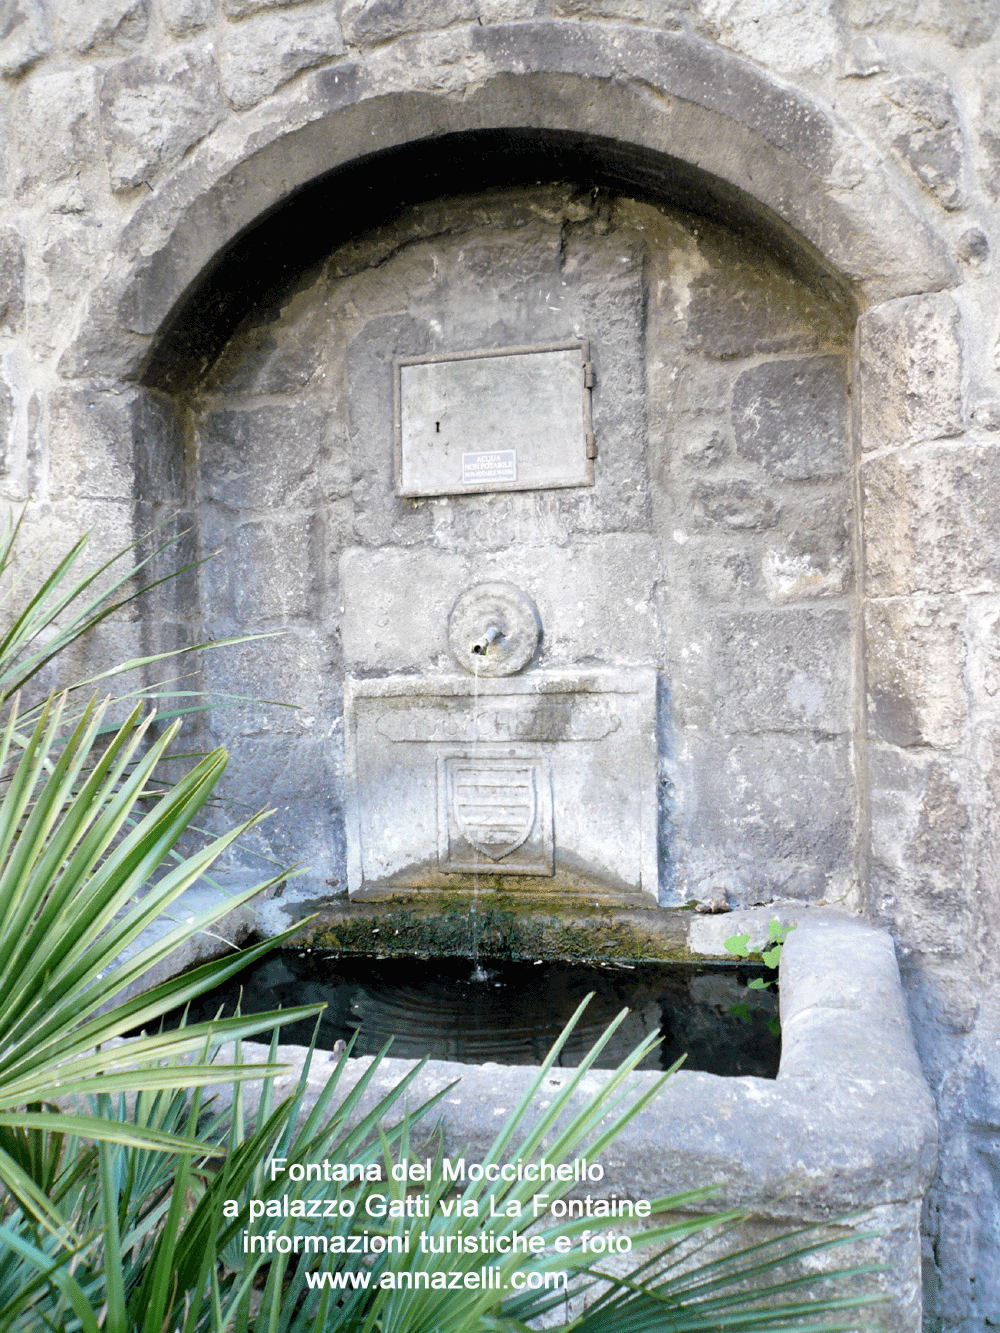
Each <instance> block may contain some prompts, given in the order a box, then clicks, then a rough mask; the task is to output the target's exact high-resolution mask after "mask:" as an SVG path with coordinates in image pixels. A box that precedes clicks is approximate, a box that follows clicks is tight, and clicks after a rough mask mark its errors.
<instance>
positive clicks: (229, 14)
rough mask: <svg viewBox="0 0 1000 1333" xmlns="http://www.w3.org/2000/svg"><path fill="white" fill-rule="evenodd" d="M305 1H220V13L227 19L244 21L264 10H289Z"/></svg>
mask: <svg viewBox="0 0 1000 1333" xmlns="http://www.w3.org/2000/svg"><path fill="white" fill-rule="evenodd" d="M305 3H306V0H222V12H223V13H224V14H225V16H226V18H229V19H245V18H248V17H249V16H250V15H251V14H260V13H261V12H262V11H263V10H265V9H291V8H292V6H293V5H301V4H305Z"/></svg>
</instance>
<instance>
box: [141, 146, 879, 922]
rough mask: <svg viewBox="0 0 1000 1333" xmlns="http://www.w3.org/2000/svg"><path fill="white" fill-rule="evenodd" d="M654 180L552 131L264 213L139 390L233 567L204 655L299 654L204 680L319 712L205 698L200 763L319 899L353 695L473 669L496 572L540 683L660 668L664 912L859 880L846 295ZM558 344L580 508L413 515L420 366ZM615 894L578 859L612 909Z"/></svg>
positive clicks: (224, 576)
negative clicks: (428, 358)
mask: <svg viewBox="0 0 1000 1333" xmlns="http://www.w3.org/2000/svg"><path fill="white" fill-rule="evenodd" d="M643 163H644V164H645V166H646V168H647V171H646V174H644V175H642V174H639V173H638V165H637V164H643ZM655 185H656V177H655V173H654V172H653V170H652V166H651V164H650V163H649V162H648V160H647V159H645V158H643V157H642V156H641V155H635V154H632V153H630V152H627V151H625V150H624V149H622V148H621V147H620V146H615V145H608V144H606V143H603V142H601V141H586V140H583V139H581V138H580V137H578V136H567V135H564V134H559V135H539V134H535V133H527V134H522V135H517V134H514V133H512V132H510V131H504V132H502V133H500V132H495V131H489V132H483V133H482V134H465V135H462V136H460V137H459V138H458V139H457V140H452V139H445V140H442V141H434V142H433V143H419V144H417V145H415V146H414V147H412V148H411V149H410V150H408V151H404V150H402V149H399V150H394V151H393V152H392V153H391V154H385V155H382V156H379V157H369V158H367V159H365V160H363V161H362V162H360V163H357V164H354V165H353V166H352V167H351V168H349V169H347V168H345V169H343V170H341V171H338V172H337V173H335V174H334V175H332V176H330V177H328V178H326V179H324V180H322V181H320V182H318V183H316V184H315V185H314V186H312V187H310V189H309V190H305V191H302V192H301V193H300V194H299V195H298V196H297V197H296V200H295V202H294V203H293V204H290V205H288V206H286V209H287V211H286V210H279V211H276V212H274V213H272V214H270V215H269V216H268V217H267V218H266V219H265V220H264V221H263V222H262V223H261V225H260V228H259V229H258V231H257V232H254V233H248V234H247V235H246V236H245V237H244V238H243V239H242V241H240V242H239V243H238V245H237V246H236V247H235V248H234V249H233V250H232V251H231V252H230V253H229V255H228V256H226V257H225V258H223V259H222V260H221V261H220V263H219V264H218V265H217V267H216V268H215V269H214V270H213V272H212V274H211V275H210V276H209V277H208V278H207V280H206V281H205V282H204V283H203V284H202V286H201V287H200V288H199V290H198V291H197V293H196V294H194V295H193V296H192V297H191V298H190V299H189V300H188V302H187V303H186V305H185V306H184V307H183V309H182V311H180V312H179V313H178V314H176V315H175V317H174V319H173V321H172V322H171V323H170V324H169V325H168V326H167V328H166V329H165V330H164V331H163V333H162V335H161V337H160V338H159V339H158V340H157V343H156V346H155V349H154V352H153V354H152V355H151V356H150V358H149V360H148V363H147V369H146V373H145V383H146V386H147V388H148V389H149V391H150V393H151V394H152V395H153V396H154V397H155V398H156V399H157V400H158V401H160V402H161V403H166V402H170V403H171V404H172V410H173V412H174V413H175V414H176V416H177V417H179V418H180V419H181V420H182V422H183V430H182V432H181V434H182V435H183V438H184V439H185V440H186V442H187V443H186V456H187V467H188V471H187V480H186V493H185V496H184V501H185V503H186V505H187V506H188V508H189V511H190V513H191V514H192V517H193V520H194V523H195V525H196V529H197V532H198V536H199V542H200V546H201V550H202V551H203V552H205V553H207V552H208V551H210V550H215V549H218V550H220V555H219V556H218V557H216V558H215V559H214V560H212V561H210V562H208V563H207V564H206V565H205V566H204V567H203V570H202V574H201V580H200V584H199V588H198V601H197V610H196V612H195V614H193V615H192V616H191V617H190V618H189V620H190V622H191V623H189V627H188V632H189V633H191V634H197V635H198V636H199V637H202V636H205V635H207V636H208V637H211V638H223V637H229V636H232V635H236V634H239V633H241V632H245V631H248V630H262V631H265V632H267V631H272V630H280V631H281V635H280V636H279V637H277V638H275V639H272V640H267V641H265V642H263V643H258V644H254V645H250V646H245V647H240V648H237V649H235V650H232V651H231V652H230V653H228V654H225V655H223V654H219V655H214V654H212V655H207V656H206V657H205V659H204V662H203V672H204V679H205V683H206V685H208V686H209V687H210V688H212V689H214V690H216V691H217V692H220V693H223V694H226V693H228V694H232V695H240V694H244V695H245V694H251V695H253V696H256V697H258V698H260V699H274V698H275V697H278V698H284V699H286V700H288V701H289V702H292V703H294V704H295V705H296V709H295V710H282V709H280V708H275V707H272V706H252V707H249V708H247V707H243V708H240V707H237V708H225V709H219V710H215V711H213V713H212V715H211V720H210V726H211V730H212V739H213V740H219V741H224V742H225V743H226V744H227V745H229V746H230V748H231V749H232V750H233V752H234V763H233V767H232V772H233V775H234V776H233V779H232V788H231V791H232V794H233V795H235V796H236V797H237V798H238V799H239V800H240V801H241V802H243V803H245V804H246V805H248V806H255V805H259V804H265V803H272V804H276V805H277V806H278V809H279V816H278V818H277V819H276V820H275V821H273V823H272V827H271V830H270V831H264V832H260V833H258V834H256V835H255V836H256V837H257V838H258V845H259V847H260V849H261V850H263V851H266V852H267V853H268V854H269V855H273V856H276V857H278V858H281V857H288V858H290V859H291V858H294V859H303V860H305V861H307V862H310V863H311V865H312V866H313V867H314V869H313V874H312V877H311V878H310V880H309V881H308V884H307V885H306V891H307V892H308V893H309V894H311V895H312V896H314V897H319V896H322V895H323V893H324V892H325V891H326V889H325V888H324V886H325V885H329V886H330V887H331V888H335V889H341V888H343V886H344V883H345V878H346V875H345V866H346V861H347V852H348V848H347V841H348V839H347V835H346V833H345V827H344V816H343V811H344V803H345V792H346V790H347V788H348V787H349V781H348V780H347V779H345V774H344V754H345V751H344V741H343V726H344V713H343V685H344V680H345V677H358V678H371V677H383V676H386V675H393V674H397V673H400V672H402V673H412V674H414V675H415V676H421V675H423V676H433V675H435V673H437V674H441V673H449V672H450V673H454V672H455V670H456V668H455V664H454V662H453V661H452V660H451V658H450V656H449V652H448V647H447V635H446V630H447V617H448V611H449V609H450V606H451V604H452V602H453V601H454V599H455V597H456V596H457V595H458V594H459V593H460V592H461V591H462V590H463V589H464V588H465V587H467V586H469V585H472V584H475V583H477V582H482V581H484V580H486V581H488V580H490V579H500V578H506V579H508V580H510V581H513V582H515V583H516V584H517V585H518V586H520V587H523V588H524V589H525V590H527V591H528V592H529V594H530V595H531V596H532V597H533V598H534V599H535V601H536V603H537V605H538V608H539V611H540V614H541V619H542V624H543V638H542V648H541V650H540V654H539V657H538V659H537V661H536V663H535V664H534V666H535V667H536V668H537V669H539V670H542V671H545V670H575V669H578V668H580V667H581V666H582V667H585V668H590V667H592V668H595V669H597V670H604V669H608V668H625V669H629V670H631V669H638V670H654V671H655V672H656V673H657V678H658V680H659V694H658V699H657V715H656V723H655V732H656V736H655V740H656V746H657V758H656V766H655V771H654V772H653V773H652V781H651V785H650V783H649V782H648V781H647V778H649V775H648V774H647V776H646V778H643V779H642V781H643V782H644V783H646V788H648V789H645V790H644V794H643V799H644V800H645V801H646V803H647V804H648V803H649V801H652V802H653V803H654V805H655V815H656V821H657V833H656V841H657V851H658V864H657V866H656V870H655V872H654V873H655V877H656V880H657V881H658V887H659V889H660V891H661V893H662V895H663V897H664V899H665V900H666V901H668V902H678V901H687V900H690V899H691V898H695V897H697V898H709V899H710V898H713V897H714V898H718V897H721V896H724V895H727V894H728V895H729V896H730V897H731V899H732V900H733V901H753V900H755V899H757V898H759V897H760V896H762V895H764V894H766V893H773V892H775V891H777V892H778V893H783V894H787V895H788V896H790V897H798V898H801V899H805V900H818V899H823V898H833V897H842V896H844V894H845V893H848V892H850V890H851V887H852V883H853V874H854V865H855V854H856V848H855V840H856V832H857V828H858V819H857V810H856V792H857V774H856V773H855V770H854V757H853V753H852V745H853V735H852V719H853V717H854V716H855V712H856V708H855V700H854V694H853V690H854V684H853V682H854V662H853V652H854V648H853V637H852V635H853V629H852V627H853V624H854V620H855V617H856V610H855V605H854V598H855V582H854V569H853V559H854V547H855V525H854V514H853V508H852V498H851V497H852V469H853V450H852V444H851V439H850V430H849V411H848V393H849V378H850V371H849V360H850V356H849V347H850V338H851V331H852V328H853V322H854V310H855V307H854V301H853V297H852V295H851V293H850V291H849V289H848V288H846V287H845V285H844V284H843V283H842V282H838V281H835V280H834V279H833V278H832V277H831V275H830V274H829V272H828V271H827V270H826V269H825V268H824V267H823V266H822V265H820V264H819V263H817V261H816V259H815V256H813V255H812V254H811V253H809V252H808V251H807V250H802V249H799V250H796V249H795V248H794V247H791V246H790V245H789V244H788V242H787V237H784V236H783V235H782V234H781V233H780V231H779V230H775V229H774V228H770V229H769V228H767V227H764V226H757V225H755V223H754V214H753V210H752V209H749V208H743V209H740V208H738V207H737V203H736V202H727V201H725V200H722V199H720V198H718V197H716V198H713V197H712V196H707V195H705V194H704V192H700V191H698V190H697V189H696V188H695V186H694V185H693V184H692V183H691V176H690V173H686V172H684V171H683V170H681V169H680V168H678V169H677V170H676V171H675V172H671V173H669V174H666V175H665V176H664V178H663V182H662V188H660V189H656V188H654V187H655ZM355 202H357V207H356V208H355V206H354V205H355ZM737 202H738V201H737ZM240 274H244V275H246V276H245V279H244V281H243V282H242V284H241V282H240ZM567 338H579V339H582V340H585V341H586V342H587V343H588V345H589V347H590V349H591V356H592V359H593V362H594V366H595V370H596V385H595V388H594V394H593V412H594V430H595V434H596V437H597V440H598V451H599V452H598V458H597V460H596V463H595V470H596V480H595V485H594V486H593V487H592V488H587V487H583V488H581V487H568V488H566V489H559V488H557V489H553V490H547V491H541V492H532V491H525V492H518V493H509V494H485V495H467V496H457V497H447V496H440V497H433V498H417V499H409V498H405V497H401V496H399V495H398V494H396V486H395V477H394V470H393V402H392V373H393V371H392V367H393V364H394V361H395V360H396V359H397V358H398V357H400V356H412V355H423V354H439V353H448V352H450V351H462V350H469V349H472V348H490V347H496V348H498V347H504V346H510V345H521V344H525V343H528V344H532V343H549V342H554V341H559V340H560V339H563V340H564V339H567ZM515 406H516V405H514V404H512V410H513V408H514V407H515ZM192 605H193V604H192ZM347 758H348V767H350V765H351V763H352V762H353V760H352V758H351V755H350V741H348V756H347ZM576 799H577V797H574V800H576ZM591 799H592V798H591V797H590V796H585V795H584V794H582V793H581V794H580V795H579V803H580V805H581V808H585V807H586V802H587V801H588V800H591ZM555 804H556V815H557V818H556V823H557V825H558V824H559V823H560V820H559V818H558V816H559V811H558V797H556V798H555ZM561 822H562V824H563V826H565V824H566V822H567V818H566V811H564V812H563V815H562V821H561ZM583 822H584V823H586V819H584V821H583ZM584 832H586V830H584ZM623 832H624V836H625V837H626V838H627V837H628V836H629V831H628V830H627V829H625V830H623ZM432 834H433V830H432ZM605 850H606V849H605ZM595 855H596V856H598V861H599V860H600V857H599V855H598V854H597V853H595ZM431 878H433V876H431ZM404 879H405V876H404ZM614 881H615V875H614V872H613V870H612V868H611V864H610V859H606V860H605V861H604V862H603V863H600V864H595V863H586V864H583V863H582V864H581V865H580V866H579V867H578V874H577V887H578V888H579V889H580V891H581V892H583V893H585V894H588V895H589V896H590V898H591V899H593V898H594V896H595V895H596V896H597V897H598V898H599V897H600V896H601V888H602V885H603V886H604V887H607V886H608V885H609V884H610V885H611V888H612V890H613V891H614ZM444 883H445V884H447V883H448V881H447V880H445V881H444ZM649 883H650V877H649V874H648V873H647V875H646V878H645V889H646V892H647V894H648V886H649ZM404 886H405V885H404ZM520 887H521V888H524V885H523V884H522V885H521V886H520ZM619 887H620V886H619ZM626 887H627V886H626ZM654 888H655V886H654ZM622 893H623V895H624V897H625V898H627V897H628V894H627V893H625V892H624V890H622ZM612 896H613V895H612Z"/></svg>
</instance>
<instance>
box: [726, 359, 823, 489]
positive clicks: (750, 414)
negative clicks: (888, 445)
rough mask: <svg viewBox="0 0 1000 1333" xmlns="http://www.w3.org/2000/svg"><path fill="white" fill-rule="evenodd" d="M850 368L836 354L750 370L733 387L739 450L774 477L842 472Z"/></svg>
mask: <svg viewBox="0 0 1000 1333" xmlns="http://www.w3.org/2000/svg"><path fill="white" fill-rule="evenodd" d="M845 370H846V367H845V365H844V362H843V359H842V358H841V357H832V356H825V357H815V358H810V359H808V360H798V361H771V362H765V363H764V364H763V365H760V366H755V367H754V368H753V369H752V370H745V371H744V372H743V374H742V375H741V376H740V377H739V379H738V380H737V381H736V384H735V386H734V388H733V430H734V432H735V436H736V451H737V453H738V454H740V455H741V456H742V457H744V458H749V459H752V460H753V461H754V462H755V463H760V465H761V466H762V467H763V468H764V470H765V471H766V472H768V473H769V474H770V475H771V476H774V477H783V478H788V479H790V480H794V481H814V480H817V479H820V478H829V477H836V476H840V475H841V473H842V472H843V471H844V469H845V467H846V465H847V460H848V457H849V452H848V445H849V437H848V422H847V393H846V384H845Z"/></svg>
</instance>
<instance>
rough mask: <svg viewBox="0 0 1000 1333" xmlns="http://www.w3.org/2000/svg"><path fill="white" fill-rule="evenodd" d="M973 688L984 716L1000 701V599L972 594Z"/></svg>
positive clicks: (970, 634)
mask: <svg viewBox="0 0 1000 1333" xmlns="http://www.w3.org/2000/svg"><path fill="white" fill-rule="evenodd" d="M968 628H969V634H968V644H969V665H968V670H969V690H970V694H971V696H972V699H973V701H974V703H975V704H976V705H977V706H978V708H979V709H981V710H982V712H981V713H980V716H983V715H984V714H992V713H993V712H994V711H995V705H994V701H997V703H1000V699H998V696H1000V599H998V598H997V597H996V596H992V595H987V596H983V597H973V598H970V600H969V603H968Z"/></svg>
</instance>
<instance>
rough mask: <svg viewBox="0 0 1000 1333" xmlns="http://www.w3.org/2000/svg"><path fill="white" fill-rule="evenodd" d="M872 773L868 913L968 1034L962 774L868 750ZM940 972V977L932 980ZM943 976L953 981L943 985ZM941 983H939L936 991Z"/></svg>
mask: <svg viewBox="0 0 1000 1333" xmlns="http://www.w3.org/2000/svg"><path fill="white" fill-rule="evenodd" d="M869 763H870V766H871V775H872V788H871V791H872V795H871V802H872V806H871V808H872V816H873V820H874V821H875V823H874V824H873V829H872V910H873V913H874V914H875V916H876V918H878V919H889V920H891V921H892V922H893V928H894V930H895V932H896V936H897V939H898V940H899V943H900V946H901V948H902V950H903V951H904V957H905V956H910V957H909V962H908V966H909V967H911V968H913V969H915V970H916V971H920V970H922V969H926V968H928V967H929V968H931V969H932V971H933V973H934V974H935V976H934V977H932V978H931V986H930V992H931V995H932V996H933V994H934V992H935V991H938V994H937V998H936V999H932V1003H934V1004H935V1005H936V1007H938V1009H939V1011H940V1014H939V1016H940V1018H943V1019H944V1020H945V1021H946V1022H947V1023H948V1024H949V1026H951V1028H952V1030H953V1031H962V1030H966V1031H967V1030H968V1028H969V1026H970V1024H971V1021H972V1020H973V1019H974V1017H975V1007H976V997H975V995H974V994H971V993H970V991H969V987H968V984H967V979H966V981H965V984H964V985H963V984H962V981H963V978H962V975H961V974H962V972H963V970H964V969H963V968H961V967H960V966H959V967H958V968H957V969H956V968H955V960H959V959H961V958H962V957H963V955H966V954H967V951H968V950H969V948H970V947H971V943H972V941H971V926H972V922H971V919H970V913H969V901H968V891H967V889H966V886H965V885H964V883H963V875H962V867H963V864H964V861H965V857H966V855H967V846H966V845H967V842H968V832H969V811H968V807H967V803H966V798H965V795H964V792H963V790H962V781H961V775H960V773H959V771H958V770H957V767H956V765H955V764H954V763H953V762H952V761H951V760H949V759H947V758H944V757H942V756H941V755H939V754H934V753H933V752H928V751H927V750H921V749H915V750H903V749H899V748H896V747H890V746H884V745H874V746H873V747H872V749H871V753H870V759H869ZM938 973H941V974H942V975H941V977H940V978H939V977H938V976H937V974H938ZM949 973H953V974H954V976H953V978H952V980H951V981H945V980H944V978H947V977H948V974H949ZM939 981H942V982H943V984H941V985H940V986H939Z"/></svg>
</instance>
